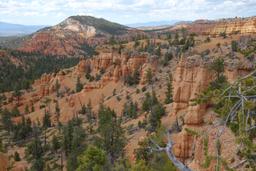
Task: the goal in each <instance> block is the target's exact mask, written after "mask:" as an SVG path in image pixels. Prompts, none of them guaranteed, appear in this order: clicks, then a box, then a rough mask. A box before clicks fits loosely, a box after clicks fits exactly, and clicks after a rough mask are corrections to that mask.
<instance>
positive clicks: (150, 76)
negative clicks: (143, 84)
mask: <svg viewBox="0 0 256 171" xmlns="http://www.w3.org/2000/svg"><path fill="white" fill-rule="evenodd" d="M152 78H153V73H152V70H151V68H149V69H148V70H147V73H146V79H147V83H148V84H152V82H153V80H152Z"/></svg>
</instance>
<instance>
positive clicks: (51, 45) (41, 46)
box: [19, 16, 137, 56]
mask: <svg viewBox="0 0 256 171" xmlns="http://www.w3.org/2000/svg"><path fill="white" fill-rule="evenodd" d="M133 33H134V34H136V33H137V30H136V29H133V28H129V27H127V26H124V25H121V24H118V23H114V22H111V21H108V20H105V19H103V18H96V17H92V16H71V17H68V18H67V19H65V20H64V21H62V22H61V23H59V24H57V25H55V26H52V27H46V28H43V29H41V30H38V31H37V32H35V33H34V34H33V35H32V36H31V37H30V38H28V39H27V40H26V41H25V42H24V43H22V45H21V47H20V48H19V50H22V51H25V52H40V53H42V54H45V55H59V56H81V55H86V56H87V55H88V51H90V50H88V49H90V48H89V46H94V45H95V44H99V43H104V42H107V41H108V40H109V39H110V38H111V37H112V36H115V39H117V37H122V40H123V39H125V38H126V37H129V35H130V34H133ZM88 45H89V46H88Z"/></svg>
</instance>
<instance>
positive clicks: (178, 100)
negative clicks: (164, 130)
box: [173, 56, 212, 124]
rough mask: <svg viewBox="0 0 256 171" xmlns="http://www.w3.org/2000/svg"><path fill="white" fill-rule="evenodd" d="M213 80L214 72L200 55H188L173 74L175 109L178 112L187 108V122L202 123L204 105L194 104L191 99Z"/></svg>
mask: <svg viewBox="0 0 256 171" xmlns="http://www.w3.org/2000/svg"><path fill="white" fill-rule="evenodd" d="M211 80H212V74H211V73H210V71H209V70H208V68H207V67H206V66H204V64H203V61H202V60H201V57H200V56H192V57H188V58H187V59H186V60H181V61H180V62H179V64H178V65H177V68H176V71H175V73H174V74H173V88H174V90H173V92H174V94H173V101H174V103H173V110H174V113H178V112H179V111H180V110H182V109H184V110H186V112H187V114H186V115H185V118H184V119H185V123H186V124H200V123H202V115H203V113H204V112H205V106H204V105H197V106H192V105H190V104H191V100H193V99H195V98H196V96H197V95H198V94H200V93H201V92H202V91H203V90H204V89H205V88H206V87H207V86H208V84H209V82H210V81H211Z"/></svg>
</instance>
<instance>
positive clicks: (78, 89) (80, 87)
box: [76, 77, 83, 92]
mask: <svg viewBox="0 0 256 171" xmlns="http://www.w3.org/2000/svg"><path fill="white" fill-rule="evenodd" d="M82 89H83V84H81V82H80V77H77V80H76V92H80V91H81V90H82Z"/></svg>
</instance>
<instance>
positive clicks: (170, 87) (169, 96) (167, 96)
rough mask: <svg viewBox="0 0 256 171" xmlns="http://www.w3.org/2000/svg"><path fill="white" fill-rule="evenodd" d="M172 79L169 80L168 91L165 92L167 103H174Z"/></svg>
mask: <svg viewBox="0 0 256 171" xmlns="http://www.w3.org/2000/svg"><path fill="white" fill-rule="evenodd" d="M171 81H172V79H171V77H170V79H169V80H168V82H167V91H166V92H165V104H169V103H172V101H173V100H172V82H171Z"/></svg>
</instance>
